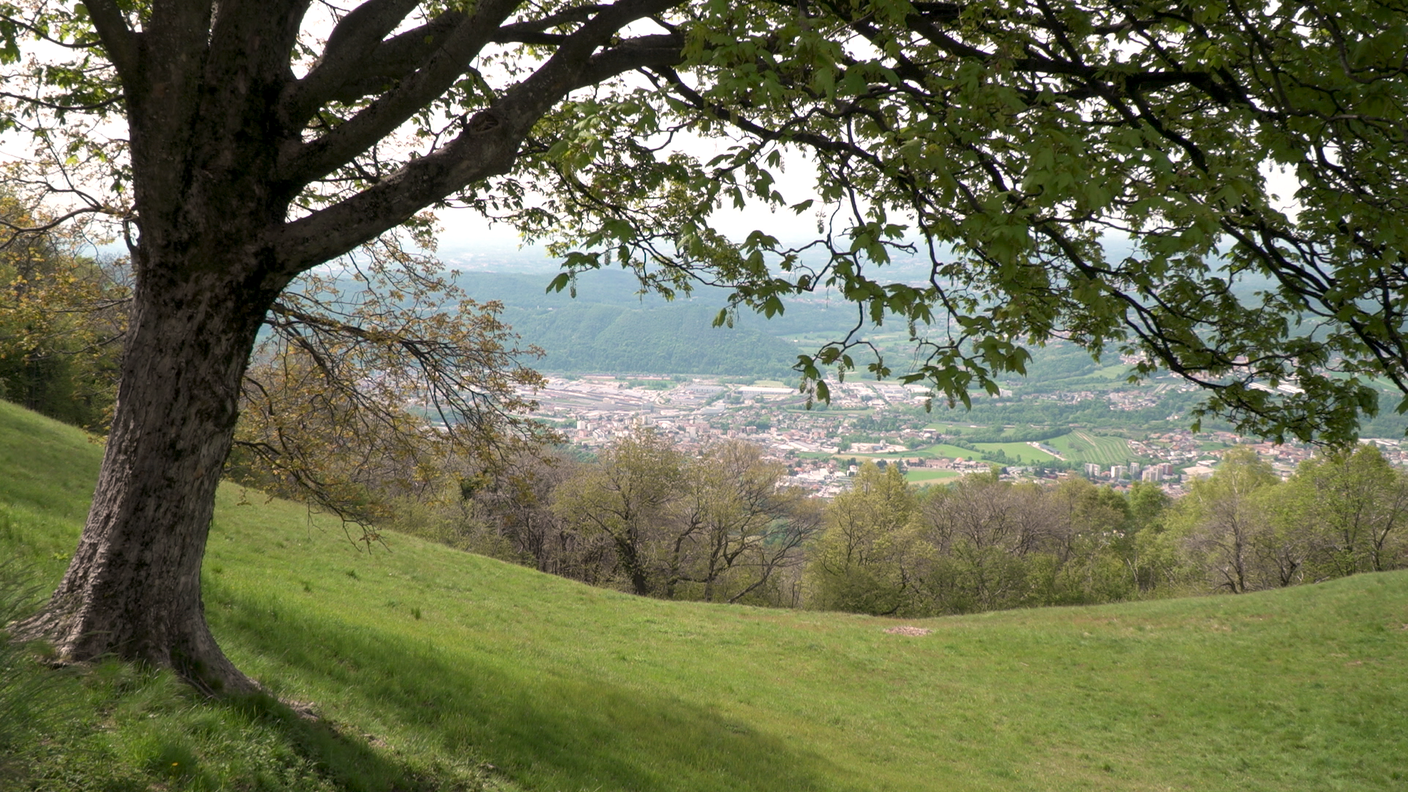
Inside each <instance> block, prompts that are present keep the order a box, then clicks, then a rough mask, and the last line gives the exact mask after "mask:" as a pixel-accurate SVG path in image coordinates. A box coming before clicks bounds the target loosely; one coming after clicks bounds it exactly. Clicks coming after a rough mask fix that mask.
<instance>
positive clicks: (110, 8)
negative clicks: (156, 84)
mask: <svg viewBox="0 0 1408 792" xmlns="http://www.w3.org/2000/svg"><path fill="white" fill-rule="evenodd" d="M83 5H84V7H86V8H87V9H88V17H89V18H90V19H92V20H93V28H94V29H95V30H97V31H98V38H99V39H101V40H102V42H103V50H104V51H105V52H106V53H107V56H108V60H110V61H112V65H113V68H115V69H117V74H118V77H120V78H121V79H122V82H123V83H124V84H127V85H130V84H131V81H132V80H133V79H134V78H135V76H136V73H137V69H138V68H139V64H138V59H139V57H140V49H139V45H138V35H139V34H137V33H135V32H133V30H132V29H131V28H129V27H128V26H127V20H126V19H125V18H124V17H123V15H122V9H121V8H119V7H118V4H117V3H116V2H115V1H114V0H84V3H83Z"/></svg>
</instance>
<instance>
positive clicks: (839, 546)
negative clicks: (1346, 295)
mask: <svg viewBox="0 0 1408 792" xmlns="http://www.w3.org/2000/svg"><path fill="white" fill-rule="evenodd" d="M784 474H785V467H784V466H783V465H782V464H781V463H779V462H775V461H770V460H768V459H767V458H766V457H765V456H764V454H763V452H762V451H761V450H760V449H759V448H757V447H755V446H751V445H749V444H746V443H742V442H739V441H726V442H721V443H718V444H715V445H712V446H708V447H706V448H705V449H704V450H703V451H702V452H701V453H700V454H699V455H698V456H693V457H692V456H690V455H688V454H686V453H685V452H683V451H682V450H681V449H679V448H677V447H675V446H673V445H671V444H670V443H669V442H668V441H666V440H665V439H664V438H662V437H660V436H659V435H657V434H655V433H653V432H651V431H649V430H641V431H637V432H635V433H633V434H631V435H628V436H626V437H624V438H622V439H620V440H618V441H617V442H616V443H615V444H613V445H611V446H609V447H607V448H606V449H604V450H603V451H602V452H601V453H600V455H599V456H598V457H597V458H595V459H591V460H582V459H570V458H568V457H566V456H558V457H550V458H543V457H525V458H523V459H521V460H519V461H518V463H516V464H514V465H511V466H507V467H504V468H501V469H498V470H497V471H494V472H492V473H490V472H485V471H481V472H479V473H475V474H471V475H466V476H464V477H462V478H460V479H459V483H458V488H457V489H456V491H455V492H454V493H453V495H454V497H452V498H449V499H447V500H446V501H444V502H442V503H440V504H438V505H428V504H426V505H422V506H421V507H420V508H419V509H414V510H409V511H407V512H406V513H405V514H404V516H403V518H402V520H401V522H400V525H401V527H403V528H406V529H408V530H411V531H413V532H416V533H420V534H422V535H428V536H431V537H433V538H436V539H438V540H440V541H444V542H447V543H449V544H452V545H454V546H457V547H460V548H463V549H467V550H473V551H476V552H482V553H485V554H488V555H492V556H496V557H499V558H503V559H506V560H510V561H514V562H516V563H520V564H524V565H527V566H532V567H534V568H536V569H539V570H541V571H544V572H549V573H553V574H557V575H562V576H565V577H570V578H574V579H577V580H581V581H584V582H587V583H591V584H594V585H601V586H608V587H613V588H617V589H621V590H624V591H630V592H633V593H636V594H639V595H643V596H651V597H659V598H664V599H675V600H701V601H709V602H732V603H747V604H756V605H768V606H779V607H801V608H817V609H826V610H841V611H850V612H856V613H868V614H874V615H894V616H909V617H923V616H934V615H941V614H955V613H969V612H975V611H985V610H994V609H1007V608H1021V607H1037V606H1048V605H1080V604H1097V603H1104V602H1115V601H1122V600H1132V599H1141V598H1152V597H1167V596H1182V595H1194V594H1207V593H1212V592H1217V591H1225V592H1230V593H1243V592H1248V591H1255V590H1259V589H1266V588H1275V587H1281V586H1289V585H1295V584H1300V583H1311V582H1318V581H1323V580H1328V579H1330V578H1335V577H1341V576H1344V575H1350V574H1355V573H1358V572H1369V571H1381V570H1387V569H1397V568H1402V567H1404V566H1408V531H1405V521H1408V474H1405V473H1404V472H1403V471H1400V470H1397V469H1395V468H1393V467H1392V466H1390V465H1389V463H1388V462H1387V461H1386V460H1385V459H1384V458H1383V456H1382V455H1381V454H1380V453H1379V451H1378V450H1377V448H1376V447H1375V446H1373V445H1364V446H1360V447H1358V448H1355V449H1340V450H1326V451H1325V452H1323V453H1321V454H1320V455H1319V456H1317V457H1316V458H1314V459H1313V460H1311V461H1309V462H1306V463H1304V464H1303V465H1301V467H1300V468H1299V469H1298V470H1297V471H1296V473H1295V474H1294V475H1293V476H1292V477H1291V478H1290V479H1289V480H1287V481H1284V482H1283V481H1282V480H1281V479H1280V478H1279V477H1278V476H1277V475H1276V474H1275V473H1274V472H1273V471H1272V469H1271V467H1270V466H1269V465H1268V464H1267V463H1265V462H1263V461H1260V460H1259V459H1257V458H1256V456H1255V455H1253V454H1252V453H1251V452H1250V451H1248V450H1246V449H1234V450H1233V451H1231V452H1229V453H1228V454H1227V456H1226V458H1225V459H1224V461H1223V463H1222V464H1221V466H1220V467H1219V469H1218V470H1217V472H1216V473H1215V474H1214V475H1213V476H1211V477H1210V478H1207V479H1201V480H1198V481H1195V482H1193V483H1192V484H1191V485H1190V487H1189V491H1188V494H1187V495H1185V496H1184V497H1181V498H1178V499H1176V500H1171V499H1170V498H1169V497H1168V496H1167V495H1165V494H1164V492H1163V491H1162V490H1161V489H1160V488H1159V487H1157V486H1156V485H1154V484H1150V483H1145V482H1136V483H1135V484H1134V485H1133V486H1131V487H1130V488H1129V490H1128V491H1127V492H1120V491H1116V490H1114V489H1112V488H1109V487H1103V486H1096V485H1094V484H1092V483H1090V482H1089V481H1087V480H1085V479H1083V478H1079V477H1074V476H1073V477H1068V478H1065V479H1062V480H1061V481H1059V482H1057V483H1055V484H1039V483H1015V482H1012V481H1007V480H1003V479H1001V478H1000V477H999V476H998V475H997V474H996V473H991V474H984V475H970V476H967V477H965V478H963V479H961V480H959V481H957V482H956V483H953V484H950V485H946V486H930V487H922V488H920V487H915V486H912V485H910V484H909V483H908V482H906V481H905V479H904V477H903V474H902V473H901V472H900V471H899V469H898V468H897V467H896V466H894V465H889V466H886V467H883V468H882V467H877V466H876V465H874V464H872V463H870V462H866V463H865V464H863V465H862V466H861V467H860V469H859V471H858V473H857V474H856V475H855V477H854V480H853V482H852V486H851V487H850V488H849V489H848V490H846V491H845V492H843V493H841V494H839V495H837V496H836V497H835V498H834V499H832V500H831V501H829V502H826V501H823V500H820V499H817V498H812V497H809V496H808V495H807V494H806V493H804V492H803V491H801V490H799V489H796V488H792V487H787V486H783V485H781V481H782V477H783V476H784Z"/></svg>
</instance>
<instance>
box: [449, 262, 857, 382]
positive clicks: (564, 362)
mask: <svg viewBox="0 0 1408 792" xmlns="http://www.w3.org/2000/svg"><path fill="white" fill-rule="evenodd" d="M551 279H552V275H551V274H539V273H532V274H509V273H496V272H463V273H460V274H459V275H458V276H457V277H456V282H457V283H458V284H459V286H460V287H461V288H463V289H464V290H465V293H466V294H468V295H469V296H470V297H472V298H474V299H475V300H478V301H480V302H486V301H488V300H498V301H500V302H502V303H503V304H504V312H503V319H504V321H506V322H507V323H508V324H510V325H512V326H513V329H514V331H515V332H517V333H518V334H519V335H520V336H521V337H522V339H523V341H524V342H525V343H529V344H536V345H537V346H539V347H542V348H543V349H544V350H545V351H546V352H547V355H546V357H544V358H543V359H542V360H541V361H539V362H538V363H537V364H536V368H538V369H540V370H543V371H549V372H553V371H562V372H575V371H591V372H601V373H613V374H634V373H654V374H714V375H726V376H751V377H782V376H788V375H789V374H790V372H791V367H792V364H793V363H794V362H795V360H796V356H797V349H798V347H797V345H796V344H794V343H792V342H790V341H787V340H784V339H782V338H779V337H778V336H780V335H782V334H785V333H789V332H798V331H799V330H801V329H826V328H829V327H832V326H836V327H840V326H842V325H843V324H844V321H845V319H846V318H849V317H850V315H851V312H850V311H844V310H842V309H841V308H839V307H830V306H826V305H815V306H808V305H801V306H796V307H795V308H794V309H793V310H791V311H789V312H788V313H787V314H784V315H783V316H782V317H778V318H776V319H774V320H772V321H765V320H764V319H762V318H761V317H757V316H753V315H744V316H740V317H739V321H738V322H737V323H736V324H735V326H734V327H732V328H729V327H714V326H713V319H714V317H715V316H716V315H717V314H718V312H719V309H720V308H722V307H724V305H725V300H724V296H723V293H722V292H721V291H719V290H706V289H702V290H699V291H696V292H695V293H693V294H692V295H690V296H687V297H680V298H677V299H675V300H673V301H666V300H664V299H663V298H661V297H659V296H656V295H640V294H638V293H637V288H638V287H637V286H636V282H635V279H634V278H633V277H632V276H630V275H629V274H627V273H624V272H599V273H592V274H591V275H589V276H586V277H583V278H582V279H581V281H580V282H579V283H578V285H577V296H576V298H573V297H571V296H570V295H569V294H567V293H566V292H563V293H547V292H546V291H545V289H546V287H547V284H548V282H549V281H551Z"/></svg>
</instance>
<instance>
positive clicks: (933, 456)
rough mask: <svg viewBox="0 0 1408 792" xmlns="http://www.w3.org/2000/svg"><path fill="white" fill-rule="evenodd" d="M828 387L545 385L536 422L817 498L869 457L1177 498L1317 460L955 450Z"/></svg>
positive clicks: (1219, 434) (1300, 450)
mask: <svg viewBox="0 0 1408 792" xmlns="http://www.w3.org/2000/svg"><path fill="white" fill-rule="evenodd" d="M1191 387H1192V386H1189V385H1186V384H1183V383H1179V382H1176V381H1171V380H1170V381H1164V382H1162V383H1159V384H1156V385H1152V386H1145V387H1142V388H1135V389H1131V390H1128V391H1084V392H1081V391H1074V392H1064V391H1062V392H1055V393H1046V394H1040V395H1035V394H1034V395H1031V396H1028V397H1027V398H1032V399H1044V400H1056V401H1063V402H1071V403H1079V402H1082V401H1088V400H1096V399H1099V400H1103V401H1105V402H1106V404H1107V405H1108V407H1109V409H1111V410H1117V411H1118V410H1131V409H1134V408H1136V407H1143V406H1147V405H1150V404H1152V403H1154V401H1155V400H1156V399H1157V396H1158V394H1159V393H1160V392H1162V391H1163V390H1165V389H1169V388H1183V389H1188V388H1191ZM830 388H831V397H832V398H831V403H830V404H829V405H826V406H824V407H821V408H818V409H810V410H808V409H807V408H806V397H805V395H803V394H801V393H799V392H798V390H797V389H796V388H794V387H788V386H787V385H786V384H784V383H781V382H773V381H762V382H755V383H752V384H742V383H738V382H730V381H727V380H725V379H721V378H705V377H683V376H675V377H665V376H631V377H626V376H610V375H581V376H575V377H563V376H551V377H549V378H548V384H547V387H546V388H544V389H543V390H541V391H539V392H538V393H537V394H536V397H535V398H536V399H537V401H538V403H539V411H538V417H539V418H541V419H542V420H544V421H547V422H549V423H552V424H554V425H556V426H557V427H559V429H560V430H561V431H562V433H563V435H564V437H565V438H566V440H567V441H568V442H569V443H571V444H573V445H576V446H579V447H582V448H586V449H598V448H601V447H603V446H606V445H608V444H610V443H612V442H613V441H614V440H615V439H616V438H618V437H620V436H622V435H624V434H626V433H628V432H631V431H633V430H636V429H638V428H640V427H651V428H653V429H654V431H656V432H658V433H660V434H662V435H664V436H666V437H668V438H670V439H671V440H673V441H674V442H675V443H677V444H678V445H680V446H681V447H683V448H685V449H691V448H700V447H703V446H705V445H708V444H709V443H712V442H716V441H718V440H722V439H739V440H744V441H747V442H750V443H754V444H756V445H758V446H761V447H763V448H764V449H766V450H767V451H768V452H769V453H770V455H771V456H772V457H773V458H775V459H777V460H779V461H781V462H783V463H785V464H786V465H787V466H788V471H789V478H788V483H789V484H792V485H795V486H800V487H803V488H805V489H807V490H809V491H811V492H813V493H815V494H816V495H818V496H821V497H830V496H832V495H835V494H836V493H838V492H840V491H842V490H844V489H845V488H846V487H847V486H848V485H849V481H850V478H851V476H853V475H854V473H855V471H856V468H857V466H858V465H859V464H861V463H862V462H863V461H864V460H867V459H869V460H873V461H875V462H876V463H877V464H882V465H884V464H894V465H898V466H899V468H900V469H901V470H902V471H903V472H904V473H905V474H906V476H907V477H908V478H909V479H910V480H911V481H913V482H915V483H917V484H926V483H935V482H942V481H944V480H945V479H952V478H956V477H959V476H963V475H966V474H969V473H973V472H980V473H987V472H989V471H992V470H994V469H996V470H997V471H998V472H999V473H1000V475H1002V476H1003V477H1004V478H1009V479H1016V480H1020V479H1057V478H1060V477H1063V476H1070V475H1081V476H1084V477H1086V478H1088V479H1090V480H1091V481H1094V482H1098V483H1102V484H1109V485H1111V486H1114V487H1116V488H1127V487H1128V486H1129V485H1130V484H1131V483H1132V482H1134V481H1145V482H1150V483H1154V484H1157V485H1158V486H1160V487H1162V488H1163V489H1164V490H1165V491H1166V492H1168V493H1169V494H1170V495H1174V496H1177V495H1180V494H1182V492H1183V491H1184V486H1185V485H1186V483H1187V482H1189V481H1191V480H1193V479H1196V478H1199V477H1204V476H1209V475H1211V474H1212V473H1213V471H1214V470H1215V469H1216V466H1217V464H1218V462H1219V461H1220V458H1221V456H1222V454H1223V453H1225V451H1226V450H1227V449H1229V448H1232V447H1236V446H1242V447H1248V448H1250V449H1252V450H1253V451H1254V452H1256V454H1257V455H1258V456H1260V457H1261V458H1263V459H1264V460H1266V461H1267V462H1269V463H1270V464H1271V465H1272V466H1273V468H1274V469H1275V470H1276V471H1277V472H1278V473H1280V474H1281V475H1282V476H1283V477H1284V476H1289V475H1290V473H1291V472H1292V471H1294V469H1295V467H1296V465H1297V464H1299V463H1300V462H1302V461H1304V460H1306V459H1308V458H1310V457H1311V456H1313V455H1314V453H1315V448H1314V447H1312V446H1309V445H1304V444H1298V443H1286V444H1279V445H1278V444H1273V443H1265V442H1254V441H1252V440H1249V439H1247V438H1243V437H1241V436H1239V435H1236V434H1234V433H1231V432H1226V431H1213V432H1204V433H1197V434H1195V433H1193V432H1191V431H1187V430H1173V431H1164V432H1149V433H1146V434H1144V435H1143V436H1141V437H1138V438H1135V437H1128V436H1126V437H1121V436H1115V435H1111V434H1109V433H1108V432H1106V431H1104V430H1088V429H1081V428H1079V427H1073V428H1071V429H1070V431H1069V433H1067V434H1065V435H1062V436H1060V437H1053V438H1051V439H1048V440H1046V441H1036V440H1027V441H1020V442H1005V443H1004V442H991V441H990V442H980V443H964V442H963V438H964V435H965V432H970V433H971V432H982V431H983V430H985V429H986V430H987V432H988V434H991V433H992V431H993V429H992V428H987V427H982V426H976V425H966V424H964V423H963V422H962V421H963V418H964V417H965V414H964V412H963V411H962V410H952V411H951V410H947V409H940V408H938V407H936V408H935V409H934V411H933V412H931V413H925V412H924V411H923V409H922V408H923V404H924V402H925V400H926V399H927V397H928V392H927V391H926V389H925V388H923V387H921V386H918V385H909V386H906V385H900V384H896V383H888V382H874V381H864V380H862V381H847V382H844V383H836V382H833V383H830ZM996 429H998V430H1000V429H1001V428H1000V427H999V428H996ZM848 437H850V438H855V437H864V438H865V441H861V440H851V441H848V440H846V439H845V438H848ZM1365 442H1374V443H1376V444H1378V445H1379V447H1380V448H1381V450H1382V452H1383V453H1384V456H1385V457H1386V458H1388V459H1389V460H1390V461H1391V462H1393V463H1394V464H1397V465H1400V466H1408V450H1405V449H1404V448H1403V447H1402V445H1401V443H1400V441H1398V440H1372V441H1365ZM955 443H959V444H960V445H954V444H955Z"/></svg>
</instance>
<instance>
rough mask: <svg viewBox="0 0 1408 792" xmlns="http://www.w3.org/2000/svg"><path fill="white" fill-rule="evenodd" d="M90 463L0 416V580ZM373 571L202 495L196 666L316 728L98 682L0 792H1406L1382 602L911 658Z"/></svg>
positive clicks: (51, 525) (946, 647)
mask: <svg viewBox="0 0 1408 792" xmlns="http://www.w3.org/2000/svg"><path fill="white" fill-rule="evenodd" d="M99 452H100V449H99V448H98V447H97V446H95V445H92V444H90V443H88V442H87V441H86V440H85V439H84V438H83V437H82V436H81V435H79V434H77V433H76V432H73V431H71V430H68V429H65V428H62V427H58V426H56V425H54V424H52V423H49V422H46V421H43V420H41V419H38V418H35V417H33V416H31V415H29V414H26V413H23V412H21V411H19V410H17V409H15V408H12V407H10V406H8V405H5V404H3V403H0V549H3V551H4V553H5V556H6V557H16V556H18V557H21V558H23V559H25V560H26V561H27V562H29V563H30V564H31V565H32V569H33V574H34V575H35V576H36V577H37V578H39V579H40V582H41V583H42V584H43V585H46V586H47V585H52V583H53V582H54V580H56V578H57V576H58V575H59V574H60V573H61V572H62V567H63V561H64V559H63V556H64V554H65V553H67V552H69V551H70V550H71V545H72V542H73V540H74V537H75V536H76V533H77V530H78V527H79V522H80V517H81V513H82V504H83V500H84V498H86V497H87V493H86V492H85V490H86V488H87V486H89V485H88V484H87V483H86V482H91V481H92V480H93V475H94V471H95V470H96V460H97V458H98V454H99ZM387 544H388V546H387V547H385V548H375V549H373V550H372V551H371V552H366V551H362V550H358V549H357V548H356V547H355V546H354V545H353V544H352V543H350V542H349V541H348V540H347V538H346V537H345V536H344V534H343V532H342V531H341V529H340V528H339V527H338V526H337V525H336V524H334V523H329V522H328V521H326V520H323V519H321V518H317V517H310V516H309V515H308V513H307V512H306V511H305V510H303V509H302V508H300V507H297V506H294V505H291V504H287V503H283V502H278V501H275V502H266V501H265V500H264V499H263V498H262V497H261V496H258V495H256V494H249V495H248V497H245V496H244V495H243V494H242V493H241V492H240V491H239V490H237V489H235V488H227V489H226V490H224V491H223V492H222V493H221V502H220V506H219V511H218V516H217V518H216V520H215V524H214V527H213V531H212V539H211V543H210V551H209V555H208V557H207V563H206V567H205V581H206V589H205V591H206V593H205V598H206V606H207V610H208V611H209V615H210V619H211V622H212V624H213V627H214V630H215V633H216V636H217V637H218V638H219V640H220V641H221V643H222V645H223V646H224V647H225V648H226V650H227V651H228V653H229V654H230V655H231V656H232V658H233V659H234V660H235V662H236V663H237V664H239V665H240V666H241V667H242V668H244V669H245V670H246V671H248V672H250V673H252V674H253V675H255V676H256V677H258V678H259V679H261V680H263V681H264V682H265V684H266V685H268V686H269V688H270V689H271V690H273V691H274V692H276V693H277V694H278V695H280V696H282V697H284V698H285V699H288V700H297V701H302V702H312V703H313V706H314V709H315V710H316V711H317V712H318V713H319V714H320V715H321V716H322V720H321V722H320V723H318V724H309V723H306V722H304V721H302V720H300V719H298V718H296V717H293V716H292V715H291V714H290V713H289V712H288V711H287V710H286V709H282V708H280V707H277V706H272V705H269V704H267V703H265V704H259V703H245V704H240V705H215V704H207V703H203V702H199V701H196V700H194V699H192V698H190V697H189V696H188V695H187V694H185V693H183V692H182V691H181V690H180V688H179V686H176V685H174V684H173V683H172V682H171V681H170V680H169V679H167V678H166V677H163V676H161V675H153V674H150V673H146V672H140V671H135V670H132V669H127V668H124V667H122V666H120V665H118V664H113V663H107V664H102V665H100V666H98V667H97V668H95V669H92V670H89V671H87V672H86V673H85V674H80V675H77V676H73V677H66V678H63V679H61V680H59V682H58V686H57V687H56V688H55V689H54V690H52V691H50V692H49V693H47V694H45V695H46V696H48V697H49V700H52V701H53V702H55V706H53V707H49V708H47V710H48V711H47V712H46V714H45V715H44V716H43V717H41V718H37V719H36V721H35V722H36V724H37V725H38V726H39V727H40V731H47V732H48V734H49V739H47V740H39V739H36V738H34V737H33V736H31V737H30V738H28V739H29V741H28V742H25V743H23V745H24V746H27V747H24V748H23V750H22V751H20V752H18V753H17V754H16V755H17V756H18V757H19V759H18V760H14V761H13V762H12V768H11V769H12V771H13V770H14V767H15V766H18V765H17V764H14V763H17V762H23V763H24V766H25V767H27V769H28V771H29V773H30V781H29V782H27V783H28V786H31V787H34V788H45V789H66V790H67V789H108V790H117V789H133V790H137V789H149V788H162V789H216V788H232V789H271V790H272V789H285V788H298V789H320V790H321V789H334V788H350V789H378V790H389V789H402V790H405V789H474V788H480V785H481V784H487V788H493V789H508V790H520V789H521V790H565V791H569V792H577V791H578V790H637V791H640V792H646V791H647V790H740V789H750V790H778V791H779V792H782V791H783V790H786V791H787V792H794V791H795V790H931V789H932V790H1167V789H1174V790H1184V789H1186V790H1205V789H1219V790H1227V789H1246V790H1287V789H1295V790H1310V789H1385V790H1388V789H1401V788H1403V786H1404V784H1405V783H1408V777H1406V776H1405V770H1404V768H1408V674H1404V673H1403V669H1404V668H1405V667H1408V574H1400V573H1395V574H1386V575H1371V576H1360V577H1356V578H1350V579H1346V580H1341V581H1337V582H1335V583H1332V584H1327V585H1322V586H1306V587H1302V588H1298V589H1293V590H1288V591H1283V592H1275V593H1269V594H1261V595H1251V596H1243V597H1235V598H1234V597H1217V598H1205V599H1193V600H1170V601H1160V602H1151V603H1139V604H1131V605H1122V606H1108V607H1099V608H1072V609H1050V610H1039V611H1022V612H1008V613H994V614H985V615H982V616H973V617H962V618H943V619H931V620H923V621H919V622H911V623H909V624H911V625H913V626H917V627H923V628H927V629H929V630H931V631H932V632H931V633H929V634H927V635H918V636H911V635H903V634H892V633H888V632H886V630H887V629H888V628H892V627H895V626H897V623H896V622H893V621H889V620H885V619H876V618H865V617H857V616H847V615H838V614H822V613H806V612H787V611H768V610H760V609H753V608H742V607H722V606H704V605H694V604H679V603H666V602H658V601H652V600H644V599H639V598H635V597H631V596H628V595H625V594H619V593H615V592H610V591H603V590H599V589H592V588H588V587H585V586H582V585H579V584H576V583H572V582H569V581H565V580H560V579H556V578H552V577H547V576H544V575H540V574H536V573H534V572H531V571H529V570H525V569H521V568H517V567H513V566H509V565H506V564H502V563H499V562H496V561H491V560H488V559H485V558H481V557H477V556H471V555H465V554H462V553H457V552H454V551H451V550H448V549H446V548H443V547H439V546H435V545H429V544H426V543H423V542H420V541H417V540H414V539H411V538H406V537H401V536H395V535H392V536H390V537H389V538H388V541H387ZM0 665H3V664H2V663H0ZM22 670H23V671H24V673H26V674H33V673H35V672H33V671H32V670H28V669H22ZM41 709H46V708H41ZM56 712H57V713H58V714H54V713H56ZM4 736H5V733H4V730H3V729H0V739H3V738H4ZM0 755H3V754H2V753H0ZM0 772H3V770H0ZM0 787H2V788H6V789H9V788H10V787H7V786H5V784H4V783H3V776H0ZM19 788H26V787H25V786H21V787H19Z"/></svg>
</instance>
